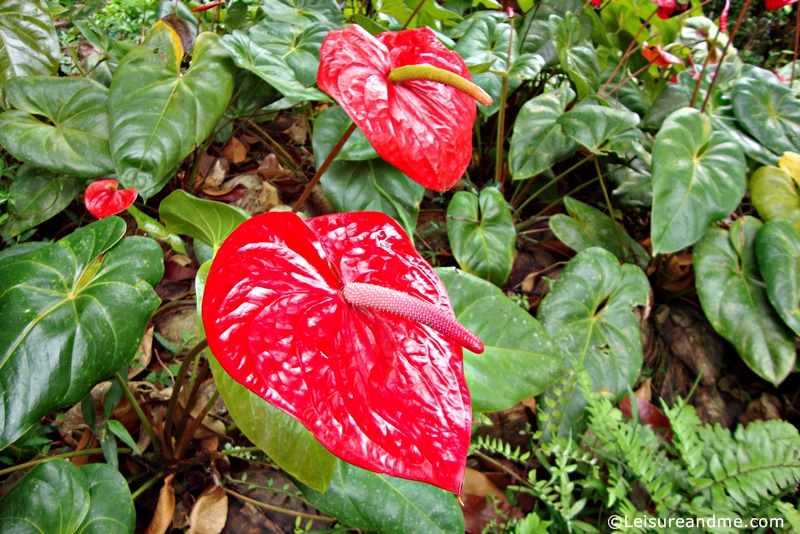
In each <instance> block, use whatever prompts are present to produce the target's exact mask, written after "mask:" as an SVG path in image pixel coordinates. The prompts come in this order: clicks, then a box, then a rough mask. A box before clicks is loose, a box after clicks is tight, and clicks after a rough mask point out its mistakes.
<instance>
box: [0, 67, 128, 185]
mask: <svg viewBox="0 0 800 534" xmlns="http://www.w3.org/2000/svg"><path fill="white" fill-rule="evenodd" d="M6 98H7V99H8V102H9V103H10V104H11V105H12V106H13V107H14V108H16V110H11V111H6V112H5V113H2V114H0V144H2V145H3V146H5V147H6V150H8V151H9V152H10V153H11V154H12V155H13V156H14V157H16V158H18V159H21V160H23V161H25V162H28V163H33V164H35V165H38V166H39V167H44V168H45V169H48V170H50V171H53V172H57V173H64V174H72V175H75V176H85V177H90V178H91V177H95V176H100V175H103V174H110V173H112V172H114V167H113V165H112V164H111V154H110V153H109V150H108V109H107V108H106V102H107V100H108V89H106V88H105V87H103V86H102V85H100V84H99V83H97V82H93V81H92V80H90V79H88V78H72V77H68V78H56V77H50V76H27V77H24V78H14V79H13V80H11V81H10V82H8V84H6ZM34 115H36V116H41V117H44V118H46V119H47V120H49V121H50V122H51V123H52V124H49V123H47V122H43V121H42V120H40V119H39V118H37V117H35V116H34Z"/></svg>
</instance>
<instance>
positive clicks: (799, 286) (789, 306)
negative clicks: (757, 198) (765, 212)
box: [756, 221, 800, 336]
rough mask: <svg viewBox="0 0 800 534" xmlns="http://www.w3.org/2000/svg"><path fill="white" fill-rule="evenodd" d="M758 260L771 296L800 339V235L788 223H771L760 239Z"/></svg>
mask: <svg viewBox="0 0 800 534" xmlns="http://www.w3.org/2000/svg"><path fill="white" fill-rule="evenodd" d="M756 257H757V258H758V267H759V269H760V270H761V275H762V276H763V278H764V282H765V283H766V285H767V295H768V296H769V301H770V302H771V303H772V306H773V307H774V308H775V310H777V312H778V315H780V316H781V319H783V322H785V323H786V324H787V325H788V326H789V328H791V329H792V330H793V331H794V333H795V334H796V335H798V336H800V235H798V231H797V229H795V227H794V226H793V225H791V224H789V223H788V222H786V221H770V222H768V223H766V224H765V225H764V226H763V227H762V228H761V230H759V232H758V235H757V237H756Z"/></svg>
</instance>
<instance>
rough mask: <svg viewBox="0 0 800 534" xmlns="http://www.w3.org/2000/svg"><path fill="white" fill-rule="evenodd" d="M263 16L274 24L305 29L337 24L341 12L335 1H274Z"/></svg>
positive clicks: (340, 17) (339, 20)
mask: <svg viewBox="0 0 800 534" xmlns="http://www.w3.org/2000/svg"><path fill="white" fill-rule="evenodd" d="M264 16H265V17H266V18H267V19H269V20H272V21H275V22H282V23H287V24H291V25H292V26H300V27H306V26H310V25H314V24H317V25H318V24H320V23H322V24H327V25H331V24H339V23H340V22H341V20H342V10H341V8H340V7H339V4H337V3H336V0H274V1H273V2H270V5H269V9H265V10H264Z"/></svg>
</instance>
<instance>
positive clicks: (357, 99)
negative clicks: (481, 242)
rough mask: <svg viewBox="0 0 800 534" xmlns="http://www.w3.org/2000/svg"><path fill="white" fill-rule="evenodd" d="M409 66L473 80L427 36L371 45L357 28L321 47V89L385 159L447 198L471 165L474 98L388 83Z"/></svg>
mask: <svg viewBox="0 0 800 534" xmlns="http://www.w3.org/2000/svg"><path fill="white" fill-rule="evenodd" d="M411 65H430V66H432V67H438V68H439V69H441V70H443V71H447V72H449V73H453V74H455V75H456V76H453V78H460V79H462V80H464V81H468V80H470V74H469V70H467V65H466V63H464V60H463V59H462V58H461V56H459V55H458V54H457V53H456V52H453V51H450V50H448V49H447V48H445V47H444V45H442V44H441V43H440V42H439V40H438V39H437V38H436V35H435V34H434V33H433V32H432V31H431V30H430V29H428V28H416V29H412V30H404V31H400V32H386V33H381V34H380V35H378V36H377V37H373V36H372V35H370V34H369V33H367V32H366V31H365V30H363V29H362V28H361V27H359V26H356V25H352V26H349V27H347V28H345V29H343V30H335V31H331V32H330V33H329V34H328V36H327V37H326V38H325V41H324V42H323V43H322V48H321V49H320V65H319V71H318V74H317V84H318V85H319V87H320V89H322V90H323V91H325V92H326V93H328V94H329V95H331V96H332V97H333V98H334V100H336V101H337V102H338V103H339V104H341V106H342V108H344V110H345V111H346V112H347V114H348V115H349V116H350V118H351V119H353V121H354V122H355V123H356V125H358V127H359V128H361V130H362V131H363V132H364V134H365V135H366V136H367V139H369V141H370V143H372V146H373V147H374V148H375V151H376V152H377V153H378V155H379V156H380V157H382V158H383V159H385V160H386V161H388V162H389V163H391V164H392V165H394V166H395V167H397V168H398V169H400V170H401V171H403V172H404V173H406V174H407V175H408V176H409V177H410V178H411V179H412V180H414V181H416V182H418V183H420V184H422V185H424V186H425V187H428V188H430V189H434V190H436V191H445V190H447V189H449V188H451V187H452V186H453V185H455V183H456V182H457V181H458V180H459V179H460V178H461V176H462V175H463V174H464V171H465V170H466V168H467V165H468V164H469V161H470V158H471V157H472V125H473V123H474V122H475V113H476V108H475V98H476V97H475V96H470V95H468V94H466V93H464V92H462V91H461V90H459V89H456V88H455V87H452V86H450V85H445V84H443V83H440V82H437V81H431V80H423V79H414V80H411V81H401V82H393V81H390V78H389V74H390V72H392V71H395V69H398V68H400V67H408V66H411ZM473 87H475V86H473ZM478 90H479V89H478ZM483 97H485V98H489V97H488V95H486V94H485V93H483ZM488 102H491V99H490V98H489V100H488Z"/></svg>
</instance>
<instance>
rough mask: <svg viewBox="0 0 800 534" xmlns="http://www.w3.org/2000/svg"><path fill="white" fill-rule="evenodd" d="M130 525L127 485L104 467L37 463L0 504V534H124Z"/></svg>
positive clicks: (132, 523)
mask: <svg viewBox="0 0 800 534" xmlns="http://www.w3.org/2000/svg"><path fill="white" fill-rule="evenodd" d="M135 526H136V510H135V509H134V507H133V500H132V499H131V492H130V490H129V489H128V484H127V482H125V479H124V478H123V477H122V475H121V474H120V472H119V471H117V470H116V469H114V468H113V467H111V466H109V465H105V464H90V465H85V466H83V467H80V468H78V467H75V466H74V465H72V464H71V463H70V462H68V461H67V460H51V461H48V462H44V463H41V464H39V465H37V466H36V467H34V468H33V469H32V470H31V471H30V472H29V473H28V474H27V475H25V476H24V477H23V478H22V479H21V480H20V481H19V482H17V483H16V484H15V485H14V486H13V487H12V488H11V490H10V491H9V492H8V493H7V494H6V496H5V497H3V499H2V501H0V532H8V533H11V532H15V533H23V532H25V533H27V532H31V533H33V532H47V533H48V534H78V533H81V534H106V533H109V532H113V533H115V534H117V533H119V534H123V533H126V532H130V533H132V532H133V529H134V527H135Z"/></svg>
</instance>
